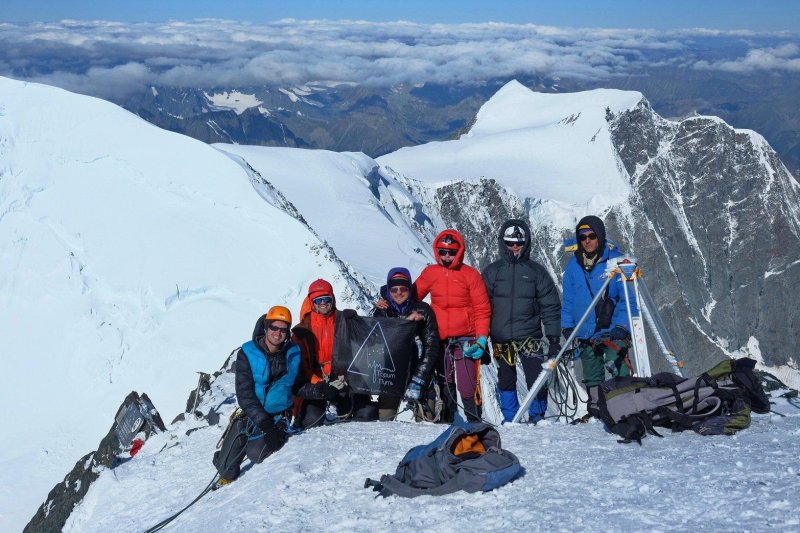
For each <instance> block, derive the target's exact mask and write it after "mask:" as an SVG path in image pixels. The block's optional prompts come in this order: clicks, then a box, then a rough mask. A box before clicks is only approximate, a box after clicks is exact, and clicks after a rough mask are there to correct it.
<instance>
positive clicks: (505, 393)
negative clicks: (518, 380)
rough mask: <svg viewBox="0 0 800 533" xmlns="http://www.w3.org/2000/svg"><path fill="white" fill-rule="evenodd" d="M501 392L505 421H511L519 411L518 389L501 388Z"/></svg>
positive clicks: (501, 404) (501, 407) (501, 409)
mask: <svg viewBox="0 0 800 533" xmlns="http://www.w3.org/2000/svg"><path fill="white" fill-rule="evenodd" d="M498 392H499V393H500V394H499V396H500V398H499V400H500V411H501V412H502V413H503V421H504V422H511V421H512V420H513V419H514V415H515V414H517V411H519V399H517V391H515V390H501V391H498Z"/></svg>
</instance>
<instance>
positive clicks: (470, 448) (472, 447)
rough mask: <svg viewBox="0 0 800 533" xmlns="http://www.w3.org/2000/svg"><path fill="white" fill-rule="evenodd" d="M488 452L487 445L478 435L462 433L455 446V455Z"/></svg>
mask: <svg viewBox="0 0 800 533" xmlns="http://www.w3.org/2000/svg"><path fill="white" fill-rule="evenodd" d="M471 452H475V453H480V454H484V453H486V447H485V446H484V445H483V443H482V442H481V438H480V437H479V436H477V435H462V436H461V438H459V439H458V440H457V441H456V443H455V445H454V446H453V455H463V454H465V453H471Z"/></svg>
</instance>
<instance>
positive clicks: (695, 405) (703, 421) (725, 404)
mask: <svg viewBox="0 0 800 533" xmlns="http://www.w3.org/2000/svg"><path fill="white" fill-rule="evenodd" d="M754 367H755V361H753V360H752V359H746V358H743V359H729V360H725V361H722V362H721V363H719V364H717V365H716V366H715V367H714V368H712V369H711V370H709V371H707V372H704V373H702V374H700V375H699V376H697V377H694V378H688V379H685V378H682V377H680V376H677V375H675V374H670V373H667V372H663V373H660V374H655V375H653V376H652V377H649V378H634V377H625V378H620V377H617V378H614V379H611V380H608V381H606V382H604V383H601V384H600V386H599V387H597V389H596V391H595V390H593V391H592V392H593V393H594V394H593V396H595V395H596V397H593V398H592V400H593V402H592V403H594V404H595V405H594V407H593V409H592V414H594V415H595V416H598V417H599V418H600V419H601V420H603V423H605V425H606V427H607V428H608V429H609V431H612V432H613V433H616V434H618V435H619V436H621V437H622V440H621V441H620V442H625V443H627V442H631V441H636V442H638V443H639V444H641V439H642V437H644V436H645V435H646V433H651V434H653V435H656V436H659V437H660V436H661V435H659V434H658V432H657V431H656V430H655V429H654V427H655V426H660V427H666V428H670V429H672V430H673V431H683V430H686V429H692V430H694V431H695V432H697V433H699V434H701V435H723V434H724V435H733V434H734V433H736V432H737V431H739V430H741V429H745V428H747V427H750V412H751V410H752V411H755V412H756V413H766V412H769V398H768V397H767V395H766V394H765V393H764V390H763V389H762V387H761V383H760V381H759V380H758V378H757V377H756V376H755V373H754V372H753V368H754Z"/></svg>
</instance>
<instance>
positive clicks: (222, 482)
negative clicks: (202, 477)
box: [211, 477, 233, 490]
mask: <svg viewBox="0 0 800 533" xmlns="http://www.w3.org/2000/svg"><path fill="white" fill-rule="evenodd" d="M231 483H233V480H232V479H225V478H222V477H221V478H219V479H218V480H217V482H216V483H214V486H213V487H211V490H217V489H221V488H222V487H224V486H225V485H230V484H231Z"/></svg>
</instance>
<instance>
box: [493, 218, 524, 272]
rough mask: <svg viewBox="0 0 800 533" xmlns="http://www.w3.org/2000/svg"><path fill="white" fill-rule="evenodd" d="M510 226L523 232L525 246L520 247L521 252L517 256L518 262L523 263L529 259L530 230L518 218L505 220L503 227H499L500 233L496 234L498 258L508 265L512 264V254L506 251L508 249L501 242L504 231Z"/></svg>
mask: <svg viewBox="0 0 800 533" xmlns="http://www.w3.org/2000/svg"><path fill="white" fill-rule="evenodd" d="M511 226H519V227H521V228H522V229H523V230H524V231H525V244H524V245H523V246H522V252H521V253H520V254H519V259H517V260H518V261H525V260H527V259H530V258H531V229H530V227H528V224H527V223H526V222H525V221H524V220H520V219H518V218H512V219H511V220H506V221H505V222H503V225H502V226H500V231H499V232H498V234H497V246H498V249H499V250H500V257H501V258H502V259H504V260H505V261H508V262H509V263H513V262H514V260H515V258H514V254H512V253H511V251H510V250H509V249H508V247H507V246H506V245H505V243H504V242H503V234H504V233H505V231H506V229H507V228H509V227H511Z"/></svg>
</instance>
